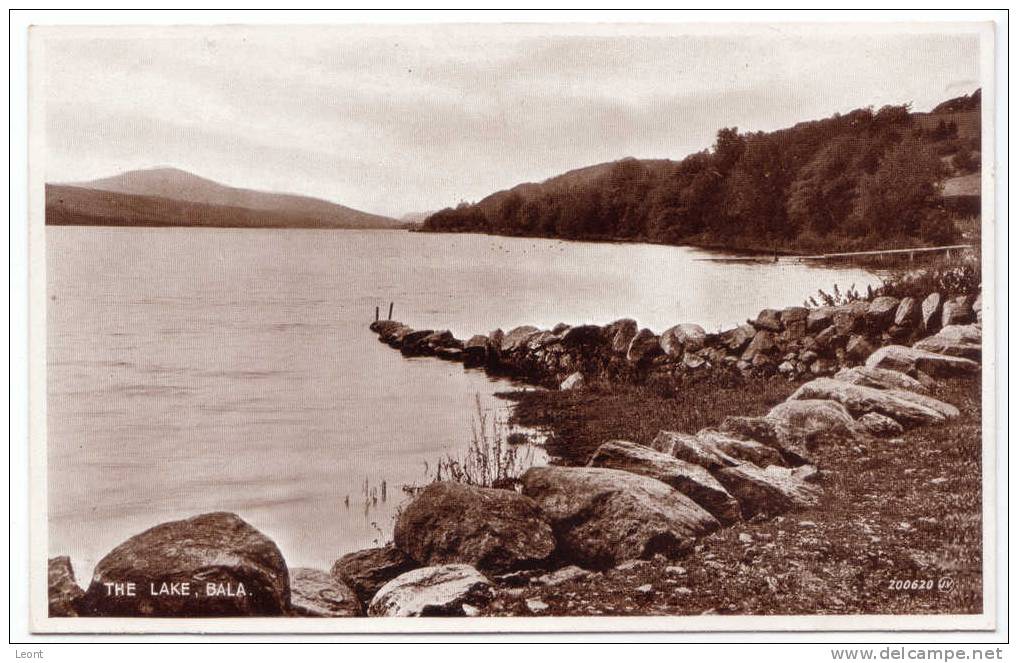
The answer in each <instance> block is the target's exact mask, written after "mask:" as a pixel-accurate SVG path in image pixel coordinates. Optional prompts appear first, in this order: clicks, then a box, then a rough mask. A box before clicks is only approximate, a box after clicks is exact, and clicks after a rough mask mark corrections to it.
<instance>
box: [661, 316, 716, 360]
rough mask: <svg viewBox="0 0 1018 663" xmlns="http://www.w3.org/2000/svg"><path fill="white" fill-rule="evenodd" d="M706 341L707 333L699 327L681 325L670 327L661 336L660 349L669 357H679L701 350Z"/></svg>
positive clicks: (687, 324)
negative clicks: (685, 353)
mask: <svg viewBox="0 0 1018 663" xmlns="http://www.w3.org/2000/svg"><path fill="white" fill-rule="evenodd" d="M706 340H707V332H705V331H704V330H703V327H701V326H700V325H694V324H692V323H685V322H684V323H682V324H678V325H675V326H674V327H671V328H670V329H668V330H666V331H665V332H664V333H663V334H661V341H660V342H661V349H662V350H663V351H664V353H665V354H667V355H668V356H669V357H673V358H676V357H681V356H682V355H683V353H684V352H697V351H698V350H701V349H703V346H704V343H705V342H706Z"/></svg>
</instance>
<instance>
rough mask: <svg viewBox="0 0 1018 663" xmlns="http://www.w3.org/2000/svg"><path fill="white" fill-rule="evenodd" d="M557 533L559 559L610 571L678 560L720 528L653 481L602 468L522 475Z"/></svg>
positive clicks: (686, 500) (682, 497)
mask: <svg viewBox="0 0 1018 663" xmlns="http://www.w3.org/2000/svg"><path fill="white" fill-rule="evenodd" d="M523 494H524V495H526V496H528V497H531V498H533V499H534V500H535V501H536V502H537V503H538V504H539V505H540V507H541V510H542V511H544V513H545V514H546V515H547V516H548V518H549V519H550V520H551V522H552V526H553V527H554V528H555V533H556V537H557V538H558V542H559V554H560V555H561V556H562V557H563V558H565V559H566V560H567V561H569V562H573V563H576V564H580V565H582V566H587V567H610V566H614V565H616V564H617V563H619V562H621V561H623V560H627V559H637V558H648V557H651V556H653V555H655V554H657V553H661V554H663V555H665V556H666V557H674V556H676V555H678V554H680V553H682V552H684V551H686V550H688V549H689V548H691V547H692V545H693V542H694V541H695V540H696V538H697V537H699V536H703V535H704V534H708V533H710V532H712V531H714V530H716V529H718V528H719V527H720V523H718V521H717V520H716V519H715V518H714V517H713V516H711V515H710V514H709V513H708V512H707V511H705V510H704V509H703V507H701V506H699V505H698V504H697V503H696V502H694V501H693V500H691V499H689V498H688V497H686V496H685V495H683V494H682V493H680V492H678V491H676V490H674V489H673V488H672V487H671V486H669V485H667V484H665V483H662V482H661V481H658V480H657V479H653V478H651V477H646V476H641V475H639V474H632V473H630V472H625V471H622V470H614V469H606V468H600V467H534V468H531V469H529V470H527V472H526V473H525V474H524V475H523Z"/></svg>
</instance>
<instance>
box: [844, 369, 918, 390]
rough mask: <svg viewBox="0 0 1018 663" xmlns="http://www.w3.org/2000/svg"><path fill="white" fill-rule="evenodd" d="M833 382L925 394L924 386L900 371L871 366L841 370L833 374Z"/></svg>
mask: <svg viewBox="0 0 1018 663" xmlns="http://www.w3.org/2000/svg"><path fill="white" fill-rule="evenodd" d="M834 379H835V380H841V381H842V382H851V383H852V384H861V385H862V386H864V387H875V388H877V389H904V390H906V391H914V392H916V393H919V394H921V393H925V392H926V391H927V388H926V385H924V384H923V383H922V382H920V381H919V380H917V379H915V378H914V377H911V376H910V375H906V374H905V373H902V372H901V371H892V370H890V369H887V368H873V367H872V366H853V367H852V368H843V369H841V370H840V371H838V372H837V373H835V374H834Z"/></svg>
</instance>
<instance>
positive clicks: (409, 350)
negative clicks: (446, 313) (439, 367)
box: [399, 329, 435, 357]
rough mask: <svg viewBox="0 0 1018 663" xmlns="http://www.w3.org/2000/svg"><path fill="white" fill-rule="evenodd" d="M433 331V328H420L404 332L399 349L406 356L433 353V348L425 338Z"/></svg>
mask: <svg viewBox="0 0 1018 663" xmlns="http://www.w3.org/2000/svg"><path fill="white" fill-rule="evenodd" d="M434 333H435V330H433V329H421V330H418V331H412V332H409V333H407V334H404V335H403V340H402V342H401V343H400V346H399V351H400V352H401V353H402V354H403V355H404V356H406V357H417V356H420V355H428V354H434V350H433V349H432V348H431V347H430V346H429V345H428V342H427V339H428V338H430V337H431V335H432V334H434Z"/></svg>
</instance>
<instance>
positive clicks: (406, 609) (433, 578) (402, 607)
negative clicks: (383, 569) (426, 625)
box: [368, 564, 492, 617]
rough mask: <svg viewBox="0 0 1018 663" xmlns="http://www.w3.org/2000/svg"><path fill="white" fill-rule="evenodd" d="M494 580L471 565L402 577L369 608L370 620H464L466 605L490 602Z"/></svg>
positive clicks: (416, 571) (384, 588)
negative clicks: (373, 618) (388, 618)
mask: <svg viewBox="0 0 1018 663" xmlns="http://www.w3.org/2000/svg"><path fill="white" fill-rule="evenodd" d="M491 587H492V586H491V581H490V580H488V578H487V577H485V576H484V575H483V574H482V573H480V572H479V571H478V570H477V569H475V568H474V567H472V566H470V565H469V564H445V565H442V566H426V567H424V568H420V569H414V570H413V571H408V572H407V573H404V574H402V575H399V576H397V577H395V578H393V579H392V580H390V581H389V582H387V583H386V584H384V585H383V586H382V587H381V588H379V590H378V593H377V594H375V596H374V598H372V599H371V603H370V604H369V605H368V615H369V616H371V617H463V616H464V615H465V614H466V613H465V612H464V610H463V606H464V604H466V605H470V606H473V607H479V606H483V605H485V604H486V603H487V602H488V601H490V600H491V596H492V589H491Z"/></svg>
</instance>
